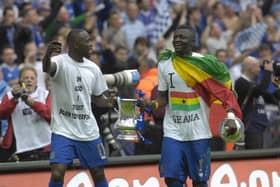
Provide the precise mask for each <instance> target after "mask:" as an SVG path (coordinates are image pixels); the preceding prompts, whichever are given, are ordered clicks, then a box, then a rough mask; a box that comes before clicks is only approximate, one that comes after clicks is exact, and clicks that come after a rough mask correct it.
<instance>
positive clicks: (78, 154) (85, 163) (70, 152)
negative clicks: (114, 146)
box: [50, 133, 108, 169]
mask: <svg viewBox="0 0 280 187" xmlns="http://www.w3.org/2000/svg"><path fill="white" fill-rule="evenodd" d="M74 158H78V159H79V161H80V164H81V166H82V167H83V168H87V169H90V168H95V167H97V166H101V165H104V164H106V163H107V162H108V160H107V156H106V152H105V149H104V146H103V143H102V140H101V138H100V137H99V138H98V139H96V140H92V141H77V140H72V139H69V138H67V137H65V136H62V135H57V134H54V133H52V137H51V153H50V163H51V164H52V163H59V164H65V165H71V164H72V162H73V159H74Z"/></svg>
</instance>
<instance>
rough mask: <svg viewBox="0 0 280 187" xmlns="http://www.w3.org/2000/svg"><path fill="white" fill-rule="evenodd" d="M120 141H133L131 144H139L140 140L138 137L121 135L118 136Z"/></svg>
mask: <svg viewBox="0 0 280 187" xmlns="http://www.w3.org/2000/svg"><path fill="white" fill-rule="evenodd" d="M117 139H118V140H125V141H131V142H139V138H138V136H137V135H127V134H126V135H123V134H120V135H118V136H117Z"/></svg>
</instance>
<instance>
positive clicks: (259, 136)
mask: <svg viewBox="0 0 280 187" xmlns="http://www.w3.org/2000/svg"><path fill="white" fill-rule="evenodd" d="M260 68H263V70H264V76H263V78H262V80H261V82H260V83H257V82H256V78H257V76H258V74H259V72H260ZM271 72H272V63H271V62H270V63H263V64H261V63H260V62H259V60H258V59H257V58H254V57H252V56H249V57H246V58H245V59H244V61H243V63H242V75H241V77H240V78H239V79H237V80H236V82H235V90H236V92H237V95H238V103H239V105H240V106H241V109H242V112H243V122H244V124H245V128H246V130H245V148H246V149H260V148H263V132H264V130H265V129H266V128H267V127H268V126H269V125H270V123H269V121H268V117H267V113H266V109H265V104H266V103H278V99H279V98H278V95H277V92H276V93H275V95H274V94H270V93H268V92H267V91H266V90H267V87H268V85H269V83H270V82H271Z"/></svg>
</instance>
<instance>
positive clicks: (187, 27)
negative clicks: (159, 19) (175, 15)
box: [176, 24, 194, 34]
mask: <svg viewBox="0 0 280 187" xmlns="http://www.w3.org/2000/svg"><path fill="white" fill-rule="evenodd" d="M179 29H186V30H189V31H191V32H192V33H193V34H194V30H193V28H192V27H191V26H190V25H189V24H184V25H179V26H177V27H176V30H179Z"/></svg>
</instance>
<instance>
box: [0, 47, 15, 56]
mask: <svg viewBox="0 0 280 187" xmlns="http://www.w3.org/2000/svg"><path fill="white" fill-rule="evenodd" d="M6 49H12V50H13V51H15V50H14V48H12V47H11V46H9V45H4V46H3V48H2V50H1V55H3V53H4V51H5V50H6Z"/></svg>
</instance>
